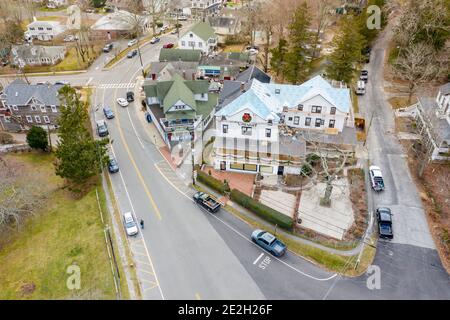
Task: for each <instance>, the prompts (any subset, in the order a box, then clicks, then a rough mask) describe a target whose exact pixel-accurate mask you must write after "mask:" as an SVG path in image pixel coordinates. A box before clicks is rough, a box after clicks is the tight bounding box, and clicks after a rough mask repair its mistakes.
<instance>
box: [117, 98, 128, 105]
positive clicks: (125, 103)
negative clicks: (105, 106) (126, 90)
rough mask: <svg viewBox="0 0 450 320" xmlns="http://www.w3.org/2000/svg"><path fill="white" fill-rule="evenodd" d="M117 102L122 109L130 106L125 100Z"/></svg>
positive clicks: (119, 99)
mask: <svg viewBox="0 0 450 320" xmlns="http://www.w3.org/2000/svg"><path fill="white" fill-rule="evenodd" d="M116 101H117V103H118V104H119V106H121V107H126V106H128V101H127V99H124V98H118V99H117V100H116Z"/></svg>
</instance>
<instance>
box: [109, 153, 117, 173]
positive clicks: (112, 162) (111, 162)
mask: <svg viewBox="0 0 450 320" xmlns="http://www.w3.org/2000/svg"><path fill="white" fill-rule="evenodd" d="M108 171H109V172H110V173H116V172H119V164H118V163H117V161H116V159H115V158H114V157H112V156H110V157H109V160H108Z"/></svg>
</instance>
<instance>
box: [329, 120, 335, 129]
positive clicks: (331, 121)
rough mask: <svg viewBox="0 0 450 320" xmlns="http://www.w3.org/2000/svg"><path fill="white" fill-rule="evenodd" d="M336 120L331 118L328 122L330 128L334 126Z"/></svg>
mask: <svg viewBox="0 0 450 320" xmlns="http://www.w3.org/2000/svg"><path fill="white" fill-rule="evenodd" d="M335 122H336V120H333V119H331V120H330V122H329V123H328V128H334V123H335Z"/></svg>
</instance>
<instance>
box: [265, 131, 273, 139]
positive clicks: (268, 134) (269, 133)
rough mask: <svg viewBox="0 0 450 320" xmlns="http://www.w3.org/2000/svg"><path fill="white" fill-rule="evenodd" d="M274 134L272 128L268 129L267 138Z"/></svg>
mask: <svg viewBox="0 0 450 320" xmlns="http://www.w3.org/2000/svg"><path fill="white" fill-rule="evenodd" d="M271 135H272V129H266V138H270V136H271Z"/></svg>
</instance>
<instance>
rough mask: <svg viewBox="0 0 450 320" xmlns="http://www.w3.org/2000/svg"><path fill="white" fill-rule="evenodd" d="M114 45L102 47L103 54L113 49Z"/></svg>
mask: <svg viewBox="0 0 450 320" xmlns="http://www.w3.org/2000/svg"><path fill="white" fill-rule="evenodd" d="M113 47H114V45H113V44H112V43H108V44H106V45H105V46H104V47H103V52H110V51H111V50H112V49H113Z"/></svg>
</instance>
